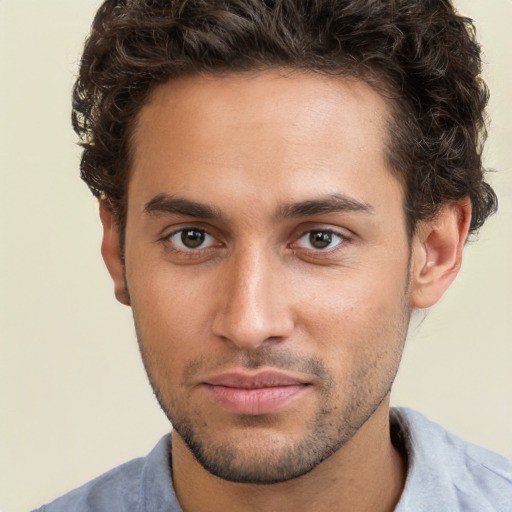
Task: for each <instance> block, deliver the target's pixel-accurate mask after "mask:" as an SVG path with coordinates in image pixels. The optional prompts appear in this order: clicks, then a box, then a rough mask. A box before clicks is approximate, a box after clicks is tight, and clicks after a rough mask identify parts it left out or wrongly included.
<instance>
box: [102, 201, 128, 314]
mask: <svg viewBox="0 0 512 512" xmlns="http://www.w3.org/2000/svg"><path fill="white" fill-rule="evenodd" d="M100 219H101V224H102V225H103V241H102V243H101V255H102V256H103V261H104V262H105V265H106V266H107V269H108V272H109V274H110V276H111V277H112V280H113V281H114V293H115V296H116V299H117V300H118V301H119V302H121V304H124V305H126V306H129V305H130V295H129V293H128V289H127V287H126V279H125V269H124V263H123V261H122V259H121V254H120V251H119V233H118V229H117V224H116V221H115V219H114V214H113V213H112V209H111V208H110V207H109V205H108V203H107V202H106V201H104V200H100Z"/></svg>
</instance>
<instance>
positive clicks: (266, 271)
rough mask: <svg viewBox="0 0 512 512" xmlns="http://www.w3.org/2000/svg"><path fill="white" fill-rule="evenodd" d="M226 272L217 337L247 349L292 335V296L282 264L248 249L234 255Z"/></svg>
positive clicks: (215, 329) (215, 322) (215, 323)
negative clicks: (285, 281) (288, 289)
mask: <svg viewBox="0 0 512 512" xmlns="http://www.w3.org/2000/svg"><path fill="white" fill-rule="evenodd" d="M224 275H226V276H227V277H226V279H225V281H224V284H223V286H222V287H221V290H219V292H220V294H219V296H218V298H219V303H218V307H217V310H216V313H215V317H214V320H213V325H212V330H213V333H214V334H215V335H216V336H219V337H221V338H223V339H225V340H228V341H229V342H231V343H232V344H233V345H236V346H237V347H239V348H241V349H245V350H255V349H257V348H258V347H260V346H261V345H263V344H264V343H265V342H269V341H273V342H278V341H282V340H284V339H285V338H287V337H289V336H290V334H291V333H292V331H293V327H294V318H293V311H292V310H293V308H292V302H291V301H292V297H290V294H289V292H287V287H286V286H285V283H284V282H283V272H282V269H280V268H279V265H278V263H276V262H275V261H272V258H271V257H270V256H269V255H265V254H264V253H262V251H261V252H259V251H257V250H250V249H248V250H246V251H244V253H243V254H239V255H236V256H235V255H233V256H232V258H231V261H230V262H229V265H228V268H225V274H224Z"/></svg>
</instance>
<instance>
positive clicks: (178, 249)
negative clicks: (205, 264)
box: [158, 224, 221, 257]
mask: <svg viewBox="0 0 512 512" xmlns="http://www.w3.org/2000/svg"><path fill="white" fill-rule="evenodd" d="M187 230H195V231H201V232H203V233H204V234H205V235H206V236H207V237H210V238H211V239H212V243H210V244H209V245H207V246H201V247H197V248H191V247H186V246H185V247H182V246H180V245H179V244H177V243H176V242H175V241H173V240H172V237H174V236H175V235H178V234H179V233H182V232H184V231H187ZM158 241H159V242H162V243H164V244H165V245H166V246H167V248H168V249H169V250H171V251H173V252H175V253H178V254H181V255H186V256H191V257H193V256H199V255H202V254H204V253H205V252H207V251H209V250H211V249H212V248H214V247H215V246H216V245H220V244H221V242H219V240H218V238H217V237H216V236H215V235H213V234H212V233H211V232H210V230H209V229H207V228H205V227H203V226H197V225H193V224H181V225H180V226H179V227H178V226H174V229H172V230H171V231H170V232H167V233H166V232H165V230H164V234H162V235H161V236H160V237H159V238H158Z"/></svg>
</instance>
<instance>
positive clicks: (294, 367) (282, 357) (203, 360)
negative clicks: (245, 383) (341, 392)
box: [183, 347, 333, 387]
mask: <svg viewBox="0 0 512 512" xmlns="http://www.w3.org/2000/svg"><path fill="white" fill-rule="evenodd" d="M234 367H238V368H247V369H250V370H255V369H257V368H263V367H267V368H268V367H270V368H274V369H278V370H284V371H293V372H300V373H304V374H308V375H313V376H315V377H317V378H319V379H321V380H322V381H323V382H324V384H325V385H326V386H327V387H330V385H332V380H333V379H332V375H331V373H330V372H329V370H328V369H327V367H326V365H325V364H324V363H323V361H322V360H321V359H320V358H318V357H316V356H303V355H300V354H294V353H291V352H290V351H289V349H286V350H283V349H280V348H278V347H258V348H257V349H256V350H237V351H236V352H235V351H233V353H231V354H226V355H224V356H222V357H220V358H218V357H215V358H213V357H212V356H211V355H209V354H204V355H202V356H200V357H198V358H196V359H194V360H192V361H190V362H189V363H188V364H187V365H186V367H185V369H184V371H183V381H184V382H188V381H191V380H193V379H194V378H195V377H196V376H197V375H198V374H203V373H211V372H217V371H218V372H220V371H223V370H225V369H229V368H234Z"/></svg>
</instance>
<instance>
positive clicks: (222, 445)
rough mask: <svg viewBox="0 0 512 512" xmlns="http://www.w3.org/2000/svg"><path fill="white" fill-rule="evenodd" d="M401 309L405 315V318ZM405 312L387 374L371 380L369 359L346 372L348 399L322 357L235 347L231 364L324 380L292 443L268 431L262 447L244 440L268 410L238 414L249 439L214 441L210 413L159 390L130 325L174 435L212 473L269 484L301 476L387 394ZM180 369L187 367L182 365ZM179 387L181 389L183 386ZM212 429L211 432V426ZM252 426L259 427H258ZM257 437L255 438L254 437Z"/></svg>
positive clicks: (147, 353)
mask: <svg viewBox="0 0 512 512" xmlns="http://www.w3.org/2000/svg"><path fill="white" fill-rule="evenodd" d="M405 316H407V320H405V319H403V317H405ZM403 317H402V320H401V321H398V322H397V325H396V326H395V335H396V336H400V337H401V338H402V340H403V341H402V344H401V348H398V349H397V350H396V353H394V354H393V358H392V364H390V365H389V368H388V371H387V373H386V374H385V375H383V376H380V377H381V379H379V380H378V382H375V378H373V379H372V376H373V371H374V369H375V367H376V364H377V365H378V363H379V361H375V360H374V361H372V362H370V363H367V364H363V365H361V366H359V367H358V368H357V370H355V371H353V374H352V376H351V378H350V386H348V387H349V388H350V389H346V388H345V389H343V390H341V392H342V393H343V395H344V396H345V397H346V396H349V399H348V400H347V399H345V400H342V399H341V393H340V390H337V389H336V388H335V385H334V381H333V377H332V375H331V373H330V372H329V371H328V369H327V368H326V367H325V365H324V364H323V363H322V361H321V360H320V359H317V358H307V359H304V358H302V359H298V358H296V357H295V356H292V355H290V354H284V353H282V352H279V351H278V350H277V349H276V350H273V349H270V350H267V349H263V350H256V351H254V352H240V353H239V354H238V355H237V363H239V364H240V362H241V364H242V366H245V367H247V368H258V367H259V366H262V367H263V366H267V367H269V366H270V367H274V368H281V369H285V370H286V369H288V370H298V371H304V372H309V373H312V374H314V375H315V376H317V377H319V378H320V379H321V382H322V383H323V386H322V387H321V388H319V389H318V390H317V394H318V397H319V402H318V403H319V406H318V408H317V412H316V414H315V415H314V417H313V418H312V419H311V420H310V421H309V422H308V424H307V428H306V429H305V431H304V434H303V435H302V436H301V437H300V438H298V439H295V440H293V442H291V441H290V439H291V438H287V437H286V433H283V435H282V436H272V435H270V436H269V437H266V438H265V446H262V445H261V442H260V444H259V448H258V447H257V449H254V448H253V449H251V450H249V449H248V446H250V444H252V443H254V441H255V440H254V439H253V438H251V434H252V432H251V430H253V429H254V427H262V426H265V423H266V424H267V426H268V427H272V423H273V418H272V416H271V415H261V416H256V417H254V416H244V415H241V416H240V417H239V418H238V421H239V424H240V427H245V429H246V432H247V444H244V443H243V442H241V441H240V440H238V442H236V443H235V442H233V440H232V439H230V438H229V437H228V438H225V437H224V438H223V437H222V434H221V439H220V440H217V439H215V438H214V437H213V436H212V435H211V434H210V433H209V427H208V423H209V420H208V418H204V417H202V416H201V414H200V412H197V411H194V409H193V406H191V405H190V404H189V403H188V400H187V396H185V395H181V394H180V392H179V391H178V390H172V391H171V390H165V389H162V386H161V383H162V380H161V379H158V378H156V372H155V368H156V366H157V365H156V364H155V362H156V360H157V358H155V357H153V356H154V355H153V354H151V350H150V349H148V348H147V346H146V345H145V343H144V340H143V339H142V336H141V334H140V332H139V330H138V329H137V324H136V331H137V338H138V341H139V347H140V350H141V355H142V359H143V362H144V366H145V368H146V372H147V374H148V377H149V381H150V383H151V385H152V387H153V390H154V393H155V396H156V398H157V400H158V402H159V404H160V407H161V408H162V410H163V411H164V413H165V414H166V416H167V418H168V419H169V421H170V422H171V424H172V426H173V428H174V431H175V434H174V435H176V434H177V435H179V436H180V437H181V439H182V440H183V441H184V443H185V444H186V446H187V447H188V448H189V449H190V451H191V453H192V454H193V456H194V457H195V459H196V460H197V461H198V462H199V463H200V464H201V466H202V467H203V468H204V469H206V470H207V471H209V472H210V473H211V474H213V475H215V476H217V477H219V478H222V479H224V480H227V481H231V482H237V483H249V484H275V483H280V482H285V481H288V480H291V479H294V478H298V477H300V476H302V475H305V474H306V473H308V472H310V471H311V470H313V469H314V468H316V467H317V466H318V465H319V464H320V463H322V462H323V461H324V460H326V459H327V458H329V457H330V456H331V455H332V454H333V453H335V452H336V451H338V450H339V449H340V448H341V447H342V446H344V445H345V444H346V443H348V442H349V441H350V440H351V439H352V437H353V436H354V435H355V434H356V433H357V432H358V431H359V429H360V428H361V427H362V426H363V425H364V424H365V423H366V422H367V421H368V419H369V418H370V417H371V416H372V415H373V414H374V412H375V411H376V410H377V409H378V407H379V406H380V405H381V404H382V402H383V401H384V400H385V399H386V398H387V397H388V395H389V393H390V390H391V386H392V384H393V381H394V379H395V376H396V372H397V370H398V365H399V362H400V358H401V354H402V348H403V343H404V341H405V337H406V334H407V325H408V315H406V314H405V313H404V315H403ZM395 320H397V319H395ZM398 324H399V325H398ZM231 361H233V359H232V358H231ZM207 365H208V358H202V359H199V360H195V361H193V362H191V363H190V364H189V365H188V369H189V370H190V372H189V373H192V371H197V370H198V369H203V368H205V366H207ZM184 373H185V374H186V373H187V370H185V372H184ZM373 377H374V376H373ZM185 380H186V379H185ZM372 385H373V387H372ZM180 388H181V389H186V385H185V386H180ZM339 404H343V407H341V408H340V405H339ZM212 428H213V432H215V426H213V427H212ZM255 432H261V430H259V428H256V430H255ZM256 435H257V434H256ZM283 440H285V442H283ZM256 444H257V445H258V442H257V443H256ZM247 452H250V453H249V454H248V453H247Z"/></svg>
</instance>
